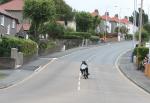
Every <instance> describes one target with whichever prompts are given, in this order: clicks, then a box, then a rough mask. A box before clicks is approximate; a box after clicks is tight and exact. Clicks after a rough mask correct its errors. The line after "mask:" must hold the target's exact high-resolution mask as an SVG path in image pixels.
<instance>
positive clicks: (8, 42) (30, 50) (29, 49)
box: [0, 37, 37, 57]
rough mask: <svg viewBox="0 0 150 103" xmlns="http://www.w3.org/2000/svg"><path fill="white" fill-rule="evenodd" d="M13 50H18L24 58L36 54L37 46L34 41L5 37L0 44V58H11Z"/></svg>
mask: <svg viewBox="0 0 150 103" xmlns="http://www.w3.org/2000/svg"><path fill="white" fill-rule="evenodd" d="M11 48H18V51H19V52H22V53H23V54H24V56H30V55H33V54H35V53H36V51H37V44H36V43H35V42H33V41H32V40H25V39H20V38H16V37H3V38H2V42H1V43H0V56H6V57H9V56H10V54H11Z"/></svg>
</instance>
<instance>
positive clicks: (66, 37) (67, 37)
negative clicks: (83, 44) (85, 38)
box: [61, 35, 82, 39]
mask: <svg viewBox="0 0 150 103" xmlns="http://www.w3.org/2000/svg"><path fill="white" fill-rule="evenodd" d="M61 38H63V39H82V37H80V36H76V35H64V36H63V37H61Z"/></svg>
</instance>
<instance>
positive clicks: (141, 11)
mask: <svg viewBox="0 0 150 103" xmlns="http://www.w3.org/2000/svg"><path fill="white" fill-rule="evenodd" d="M142 15H143V0H141V9H140V26H139V46H141V32H142V21H143V20H142Z"/></svg>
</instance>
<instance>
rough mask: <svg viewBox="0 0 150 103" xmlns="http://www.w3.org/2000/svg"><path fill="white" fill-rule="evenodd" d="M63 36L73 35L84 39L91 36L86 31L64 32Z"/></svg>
mask: <svg viewBox="0 0 150 103" xmlns="http://www.w3.org/2000/svg"><path fill="white" fill-rule="evenodd" d="M64 36H72V37H73V36H74V37H80V38H84V39H89V38H90V37H91V33H88V32H65V34H64Z"/></svg>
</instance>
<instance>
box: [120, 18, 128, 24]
mask: <svg viewBox="0 0 150 103" xmlns="http://www.w3.org/2000/svg"><path fill="white" fill-rule="evenodd" d="M120 22H121V23H124V24H128V23H129V20H128V19H126V18H124V19H121V20H120Z"/></svg>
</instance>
